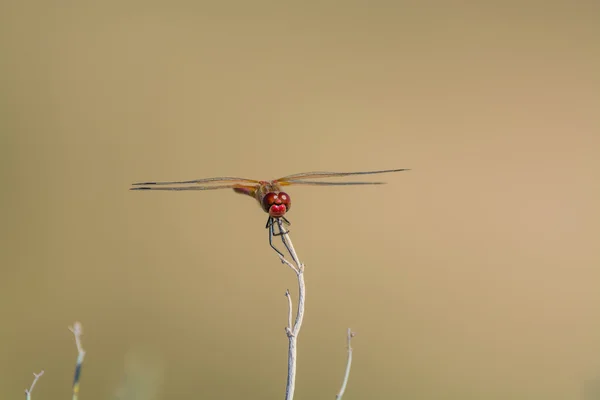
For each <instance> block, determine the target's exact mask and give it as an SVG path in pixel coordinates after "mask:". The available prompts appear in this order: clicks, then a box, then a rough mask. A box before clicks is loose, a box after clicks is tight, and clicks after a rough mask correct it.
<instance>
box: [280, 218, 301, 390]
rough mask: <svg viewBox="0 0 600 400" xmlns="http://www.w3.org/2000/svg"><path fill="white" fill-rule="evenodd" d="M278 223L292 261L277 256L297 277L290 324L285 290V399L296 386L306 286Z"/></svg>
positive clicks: (298, 263)
mask: <svg viewBox="0 0 600 400" xmlns="http://www.w3.org/2000/svg"><path fill="white" fill-rule="evenodd" d="M277 224H278V225H279V232H280V236H281V241H282V242H283V245H284V246H285V248H286V249H287V251H288V253H289V254H290V256H291V257H292V262H293V264H292V262H290V261H288V260H286V259H285V258H284V257H282V256H281V255H280V256H279V258H280V260H281V262H282V263H284V264H286V265H287V266H288V267H290V268H291V269H292V270H293V271H294V272H295V273H296V277H297V278H298V309H297V311H296V319H295V321H294V323H293V324H292V314H293V312H292V298H291V295H290V292H289V290H288V291H286V294H285V295H286V297H287V298H288V307H289V308H288V310H289V311H288V326H286V328H285V332H286V335H287V337H288V375H287V382H286V385H285V399H286V400H292V399H293V398H294V390H295V388H296V359H297V354H298V353H297V347H296V345H297V343H298V334H299V333H300V328H302V320H303V319H304V299H305V296H306V288H305V285H304V264H302V263H301V262H300V260H299V259H298V255H297V254H296V250H295V249H294V245H293V244H292V240H291V239H290V237H289V235H288V233H287V231H286V230H285V229H284V228H283V222H282V221H281V219H278V220H277Z"/></svg>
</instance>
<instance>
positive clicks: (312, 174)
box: [276, 168, 409, 185]
mask: <svg viewBox="0 0 600 400" xmlns="http://www.w3.org/2000/svg"><path fill="white" fill-rule="evenodd" d="M400 171H409V169H408V168H401V169H385V170H381V171H362V172H302V173H300V174H294V175H288V176H284V177H283V178H280V179H277V180H276V181H277V182H279V183H282V184H283V182H290V183H291V182H293V184H294V185H296V184H300V181H301V180H304V179H313V178H333V177H342V176H350V175H374V174H386V173H389V172H400ZM346 183H350V184H358V185H364V184H372V183H373V182H364V183H359V182H346ZM379 183H381V182H379ZM340 184H343V183H340ZM376 184H377V183H376Z"/></svg>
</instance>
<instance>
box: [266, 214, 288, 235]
mask: <svg viewBox="0 0 600 400" xmlns="http://www.w3.org/2000/svg"><path fill="white" fill-rule="evenodd" d="M279 218H281V220H282V221H283V222H284V223H285V224H286V225H291V224H290V221H288V220H287V218H286V217H279ZM275 222H276V219H275V218H272V217H271V227H274V226H275ZM277 226H278V227H279V232H277V233H275V229H273V236H281V235H285V234H287V233H290V231H282V230H281V227H282V226H283V225H282V224H277Z"/></svg>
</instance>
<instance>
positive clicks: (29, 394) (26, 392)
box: [25, 370, 44, 400]
mask: <svg viewBox="0 0 600 400" xmlns="http://www.w3.org/2000/svg"><path fill="white" fill-rule="evenodd" d="M42 375H44V370H41V371H40V373H39V374H36V373H35V372H34V373H33V382H31V386H29V389H25V397H26V398H27V400H31V392H32V391H33V387H34V386H35V384H36V383H37V381H38V379H40V376H42Z"/></svg>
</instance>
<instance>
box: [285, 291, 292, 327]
mask: <svg viewBox="0 0 600 400" xmlns="http://www.w3.org/2000/svg"><path fill="white" fill-rule="evenodd" d="M285 297H287V299H288V326H287V329H288V330H289V331H290V332H291V331H292V295H291V294H290V290H289V289H286V290H285Z"/></svg>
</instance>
